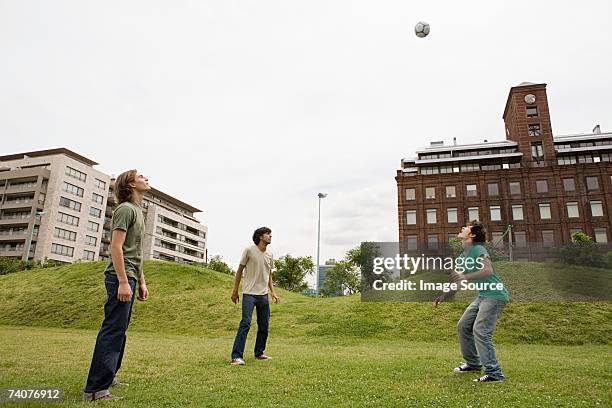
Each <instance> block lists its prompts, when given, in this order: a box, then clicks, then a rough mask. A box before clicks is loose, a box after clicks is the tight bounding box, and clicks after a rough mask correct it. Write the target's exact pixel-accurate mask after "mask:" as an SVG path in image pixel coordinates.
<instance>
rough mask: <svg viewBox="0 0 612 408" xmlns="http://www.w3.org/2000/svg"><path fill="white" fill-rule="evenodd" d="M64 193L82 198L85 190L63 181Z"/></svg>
mask: <svg viewBox="0 0 612 408" xmlns="http://www.w3.org/2000/svg"><path fill="white" fill-rule="evenodd" d="M64 191H65V192H67V193H70V194H74V195H76V196H79V197H83V193H84V192H85V190H83V189H82V188H81V187H77V186H75V185H74V184H70V183H67V182H65V181H64Z"/></svg>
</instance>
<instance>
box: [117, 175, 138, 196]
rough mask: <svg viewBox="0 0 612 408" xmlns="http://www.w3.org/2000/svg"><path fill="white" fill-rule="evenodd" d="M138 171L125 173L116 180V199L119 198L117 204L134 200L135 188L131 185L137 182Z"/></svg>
mask: <svg viewBox="0 0 612 408" xmlns="http://www.w3.org/2000/svg"><path fill="white" fill-rule="evenodd" d="M137 174H138V171H137V170H128V171H124V172H123V173H121V174H120V175H119V177H117V180H115V187H114V189H115V197H116V198H117V204H121V203H124V202H126V201H131V200H132V194H133V193H134V188H133V187H132V186H131V185H130V183H133V182H134V181H136V175H137Z"/></svg>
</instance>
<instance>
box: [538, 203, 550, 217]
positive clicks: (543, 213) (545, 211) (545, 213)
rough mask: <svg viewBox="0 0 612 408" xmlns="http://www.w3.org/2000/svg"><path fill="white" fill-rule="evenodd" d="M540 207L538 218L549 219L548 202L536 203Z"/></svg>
mask: <svg viewBox="0 0 612 408" xmlns="http://www.w3.org/2000/svg"><path fill="white" fill-rule="evenodd" d="M538 206H539V207H540V219H541V220H550V219H551V216H550V204H548V203H543V204H539V205H538Z"/></svg>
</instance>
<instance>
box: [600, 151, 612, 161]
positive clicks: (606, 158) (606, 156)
mask: <svg viewBox="0 0 612 408" xmlns="http://www.w3.org/2000/svg"><path fill="white" fill-rule="evenodd" d="M601 161H602V162H611V161H612V153H602V154H601Z"/></svg>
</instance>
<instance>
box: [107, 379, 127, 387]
mask: <svg viewBox="0 0 612 408" xmlns="http://www.w3.org/2000/svg"><path fill="white" fill-rule="evenodd" d="M110 386H111V387H129V386H130V384H128V383H124V382H121V381H119V379H118V378H117V377H116V376H115V377H113V382H112V383H111V385H110Z"/></svg>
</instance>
